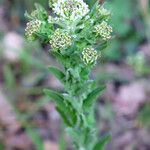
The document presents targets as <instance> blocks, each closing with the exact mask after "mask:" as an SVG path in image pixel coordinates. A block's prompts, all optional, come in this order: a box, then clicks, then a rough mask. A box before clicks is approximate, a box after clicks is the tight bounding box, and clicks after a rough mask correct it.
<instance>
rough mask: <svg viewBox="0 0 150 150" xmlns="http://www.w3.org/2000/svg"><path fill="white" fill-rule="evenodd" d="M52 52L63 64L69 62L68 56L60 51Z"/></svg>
mask: <svg viewBox="0 0 150 150" xmlns="http://www.w3.org/2000/svg"><path fill="white" fill-rule="evenodd" d="M52 54H53V55H54V56H55V57H56V58H57V59H58V60H59V61H60V62H61V63H63V64H66V63H67V62H68V56H64V55H61V54H60V53H58V52H56V51H52Z"/></svg>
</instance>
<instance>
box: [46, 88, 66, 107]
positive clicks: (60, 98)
mask: <svg viewBox="0 0 150 150" xmlns="http://www.w3.org/2000/svg"><path fill="white" fill-rule="evenodd" d="M44 93H45V94H46V95H47V96H49V97H50V98H52V100H53V101H54V102H55V103H56V105H57V106H62V107H63V105H64V102H63V101H64V99H63V96H62V95H61V94H59V93H58V92H55V91H53V90H49V89H44Z"/></svg>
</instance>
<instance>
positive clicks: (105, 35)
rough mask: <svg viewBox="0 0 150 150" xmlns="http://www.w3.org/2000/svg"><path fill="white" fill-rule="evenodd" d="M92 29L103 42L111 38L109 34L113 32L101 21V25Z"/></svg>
mask: <svg viewBox="0 0 150 150" xmlns="http://www.w3.org/2000/svg"><path fill="white" fill-rule="evenodd" d="M94 29H95V32H96V33H97V35H100V36H101V37H102V39H103V40H108V39H110V38H111V33H112V32H113V30H112V27H111V26H110V25H108V23H107V22H106V21H103V22H102V23H101V24H98V25H96V26H95V27H94Z"/></svg>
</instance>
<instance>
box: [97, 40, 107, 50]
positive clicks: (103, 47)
mask: <svg viewBox="0 0 150 150" xmlns="http://www.w3.org/2000/svg"><path fill="white" fill-rule="evenodd" d="M107 46H108V42H107V41H105V42H103V43H100V44H98V45H97V46H96V49H97V51H102V50H104V49H105V48H106V47H107Z"/></svg>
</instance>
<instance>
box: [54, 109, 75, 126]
mask: <svg viewBox="0 0 150 150" xmlns="http://www.w3.org/2000/svg"><path fill="white" fill-rule="evenodd" d="M56 110H57V112H58V113H59V114H60V116H61V118H62V119H63V121H64V123H65V124H67V125H68V126H70V127H71V126H72V123H71V122H70V120H69V119H68V118H69V117H68V116H67V115H66V114H65V113H64V112H63V111H62V110H61V109H60V108H59V107H56Z"/></svg>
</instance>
